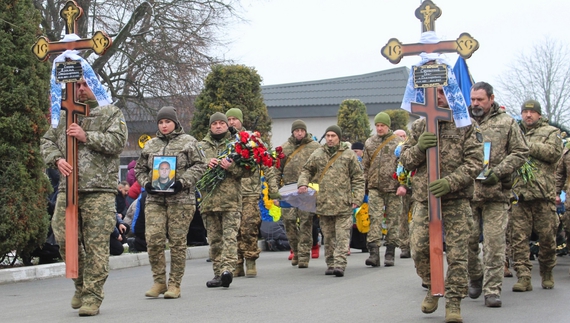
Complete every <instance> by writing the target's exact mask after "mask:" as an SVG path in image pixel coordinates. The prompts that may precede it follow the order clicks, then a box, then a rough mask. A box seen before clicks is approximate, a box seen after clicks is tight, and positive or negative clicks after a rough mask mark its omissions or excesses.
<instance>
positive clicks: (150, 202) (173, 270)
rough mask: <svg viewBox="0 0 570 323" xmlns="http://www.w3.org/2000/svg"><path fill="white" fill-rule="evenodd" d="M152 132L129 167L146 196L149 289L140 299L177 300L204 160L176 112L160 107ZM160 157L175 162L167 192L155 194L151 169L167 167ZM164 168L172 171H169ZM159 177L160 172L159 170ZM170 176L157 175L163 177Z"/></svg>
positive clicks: (204, 167) (171, 108)
mask: <svg viewBox="0 0 570 323" xmlns="http://www.w3.org/2000/svg"><path fill="white" fill-rule="evenodd" d="M156 120H157V123H158V131H157V132H156V137H155V138H153V139H151V140H150V141H148V142H147V143H146V144H145V146H144V148H143V150H142V152H141V155H140V157H139V159H138V161H137V164H136V166H135V175H136V178H137V181H138V182H139V183H140V185H141V186H143V187H144V188H145V191H146V192H147V197H146V206H145V212H146V217H145V224H146V230H145V237H146V243H147V249H148V258H149V262H150V267H151V270H152V278H153V281H154V284H153V285H152V287H151V288H150V289H149V290H148V291H147V292H146V293H145V296H146V297H158V296H159V295H160V294H164V298H178V297H180V283H181V282H182V276H184V269H185V267H186V248H187V247H186V236H187V235H188V229H189V228H190V222H191V221H192V218H193V217H194V211H196V197H195V194H194V192H195V190H196V182H197V181H198V180H200V178H201V177H202V174H203V173H204V172H205V171H206V158H205V157H204V156H203V155H202V154H201V152H200V151H199V149H198V141H197V140H196V139H195V138H194V137H192V136H190V135H188V134H186V133H184V129H183V128H182V125H181V124H180V121H179V120H178V116H177V114H176V109H175V108H173V107H170V106H166V107H163V108H162V109H160V111H158V114H157V116H156ZM162 156H175V157H176V165H172V166H175V169H176V174H175V177H174V178H172V181H173V182H174V184H173V185H172V186H169V187H171V189H172V190H173V192H164V193H163V192H160V190H158V191H157V190H156V189H157V187H156V186H153V181H152V177H153V169H154V168H155V167H154V166H155V165H156V164H157V163H160V164H159V166H161V167H162V166H164V164H165V163H166V164H168V165H170V164H169V162H168V161H165V160H164V159H163V158H162ZM169 168H174V167H171V166H169ZM159 172H160V170H159ZM169 175H170V174H166V176H164V174H162V175H161V176H164V177H167V176H169ZM167 237H168V244H169V247H170V277H169V278H168V285H167V284H166V259H165V256H164V249H165V248H166V239H167Z"/></svg>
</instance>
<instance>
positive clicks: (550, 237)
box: [511, 200, 558, 278]
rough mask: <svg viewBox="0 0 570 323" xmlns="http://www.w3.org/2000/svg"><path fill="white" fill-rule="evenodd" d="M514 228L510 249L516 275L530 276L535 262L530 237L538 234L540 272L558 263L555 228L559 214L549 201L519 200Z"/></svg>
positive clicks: (514, 212)
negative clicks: (532, 260) (530, 256)
mask: <svg viewBox="0 0 570 323" xmlns="http://www.w3.org/2000/svg"><path fill="white" fill-rule="evenodd" d="M511 221H512V224H513V231H512V232H511V241H512V245H511V249H512V252H513V261H514V268H515V270H516V272H517V277H518V278H521V277H530V276H531V270H532V263H531V262H530V260H529V253H530V247H529V237H530V235H531V233H532V231H534V232H535V233H536V234H537V235H538V241H539V242H540V248H539V251H538V264H539V266H540V273H543V272H545V271H551V270H552V269H553V268H554V266H555V265H556V230H557V227H558V216H557V215H556V206H555V205H554V203H553V202H550V201H547V200H533V201H519V202H518V203H517V204H516V205H513V211H512V214H511Z"/></svg>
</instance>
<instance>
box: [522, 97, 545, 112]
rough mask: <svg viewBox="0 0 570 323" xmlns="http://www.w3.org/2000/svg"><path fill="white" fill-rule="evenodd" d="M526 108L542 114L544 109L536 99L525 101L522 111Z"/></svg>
mask: <svg viewBox="0 0 570 323" xmlns="http://www.w3.org/2000/svg"><path fill="white" fill-rule="evenodd" d="M524 110H532V111H536V112H537V113H538V114H540V115H542V109H541V107H540V103H538V101H536V100H526V101H524V103H523V104H522V107H521V112H523V111H524Z"/></svg>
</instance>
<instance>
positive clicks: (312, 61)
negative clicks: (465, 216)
mask: <svg viewBox="0 0 570 323" xmlns="http://www.w3.org/2000/svg"><path fill="white" fill-rule="evenodd" d="M433 1H434V3H435V4H437V5H438V6H439V7H440V8H441V9H442V11H443V13H442V15H441V17H440V18H439V19H438V20H437V22H436V32H437V34H438V35H439V36H440V38H442V39H443V40H455V39H457V38H458V37H459V35H460V34H461V33H462V32H468V33H470V34H471V36H473V37H474V38H475V39H477V40H478V41H479V43H480V48H479V50H478V51H476V52H475V53H474V54H473V56H472V57H471V58H470V59H469V60H468V61H467V64H468V65H469V68H470V71H471V74H472V76H473V78H474V79H475V81H487V82H490V83H491V84H493V83H494V82H495V81H496V79H497V76H498V75H500V73H502V72H504V71H505V70H506V69H507V67H508V65H509V64H510V63H511V62H512V60H513V59H514V58H515V57H516V55H517V54H520V53H521V52H529V51H530V50H531V48H532V45H533V44H536V43H537V42H540V41H542V40H543V39H544V38H545V37H546V36H548V37H551V38H552V39H556V40H559V41H561V42H563V43H566V44H570V34H569V33H568V30H569V29H570V16H568V14H569V13H570V1H568V0H543V1H536V0H479V1H466V0H463V1H458V0H433ZM242 2H243V4H244V7H245V10H246V13H245V18H246V19H247V20H249V23H241V24H238V25H236V26H233V27H232V29H231V32H230V33H229V34H228V35H227V36H228V37H229V38H230V39H232V40H233V43H232V44H231V45H230V46H229V51H228V52H227V53H226V58H228V59H233V60H234V61H235V62H236V63H240V64H245V65H247V66H253V67H255V68H256V69H257V71H258V72H259V74H260V75H261V77H262V78H263V80H264V81H263V84H264V85H271V84H280V83H290V82H302V81H312V80H320V79H326V78H333V77H342V76H349V75H356V74H365V73H371V72H375V71H379V70H385V69H389V68H393V67H397V66H411V65H412V64H414V63H415V62H417V61H418V58H417V57H409V58H404V59H402V61H401V62H400V63H399V64H398V65H393V64H391V63H390V62H388V60H386V59H385V58H384V57H383V56H382V55H381V54H380V49H381V48H382V47H383V46H384V45H385V44H386V43H387V42H388V40H389V39H390V38H397V39H398V40H400V42H402V43H404V44H409V43H417V42H418V41H419V37H420V32H421V29H420V21H419V20H418V19H417V18H416V17H415V15H414V11H415V9H416V8H417V7H418V6H419V5H420V1H419V0H417V1H415V0H414V1H412V0H351V1H349V0H245V1H242ZM447 57H448V58H449V61H450V62H451V63H452V64H454V63H455V60H456V58H457V55H455V54H448V55H447Z"/></svg>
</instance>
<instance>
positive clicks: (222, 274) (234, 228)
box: [199, 112, 251, 287]
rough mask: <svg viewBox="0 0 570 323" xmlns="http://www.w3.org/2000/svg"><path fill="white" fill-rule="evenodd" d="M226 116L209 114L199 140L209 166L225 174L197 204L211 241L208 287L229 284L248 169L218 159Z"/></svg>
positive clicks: (226, 137) (224, 140) (224, 138)
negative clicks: (208, 127) (206, 124)
mask: <svg viewBox="0 0 570 323" xmlns="http://www.w3.org/2000/svg"><path fill="white" fill-rule="evenodd" d="M228 127H229V126H228V118H227V117H226V115H225V114H223V113H221V112H216V113H214V114H212V115H211V116H210V131H209V132H208V134H207V135H206V136H205V137H204V139H203V140H202V141H201V142H200V143H199V147H200V149H201V151H203V153H204V154H205V156H206V161H207V162H208V167H209V168H214V167H216V166H217V165H218V164H219V166H220V167H222V169H224V170H225V172H226V177H225V179H224V180H222V182H221V183H220V184H218V186H217V187H216V188H214V190H213V191H211V192H200V193H201V194H202V196H203V197H204V196H207V198H205V199H203V200H202V202H201V204H200V212H201V214H202V217H203V219H204V226H206V230H207V234H208V242H209V243H210V259H211V260H212V266H213V269H214V278H213V279H211V280H209V281H208V282H206V286H208V287H220V286H223V287H229V286H230V284H231V282H232V280H233V271H234V270H235V268H236V265H237V261H238V259H237V254H238V247H237V236H238V231H239V227H240V221H241V211H242V194H241V179H242V178H243V177H249V176H250V175H251V171H250V170H248V169H246V168H245V167H240V166H239V165H238V164H237V163H235V162H234V161H232V160H231V159H227V158H222V159H221V160H220V159H218V156H220V155H221V154H222V153H223V152H224V151H225V150H226V148H227V145H228V144H229V143H230V140H232V134H231V132H230V131H228Z"/></svg>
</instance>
